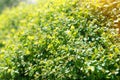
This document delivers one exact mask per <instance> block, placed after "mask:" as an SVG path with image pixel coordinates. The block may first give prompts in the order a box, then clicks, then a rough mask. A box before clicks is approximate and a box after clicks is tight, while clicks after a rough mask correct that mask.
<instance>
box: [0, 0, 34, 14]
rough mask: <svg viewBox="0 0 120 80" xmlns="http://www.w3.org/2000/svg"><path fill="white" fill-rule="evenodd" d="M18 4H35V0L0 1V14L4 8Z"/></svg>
mask: <svg viewBox="0 0 120 80" xmlns="http://www.w3.org/2000/svg"><path fill="white" fill-rule="evenodd" d="M20 2H24V3H27V4H35V3H36V0H0V13H1V12H2V11H3V10H4V9H6V8H11V7H15V6H17V5H18V4H19V3H20Z"/></svg>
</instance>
